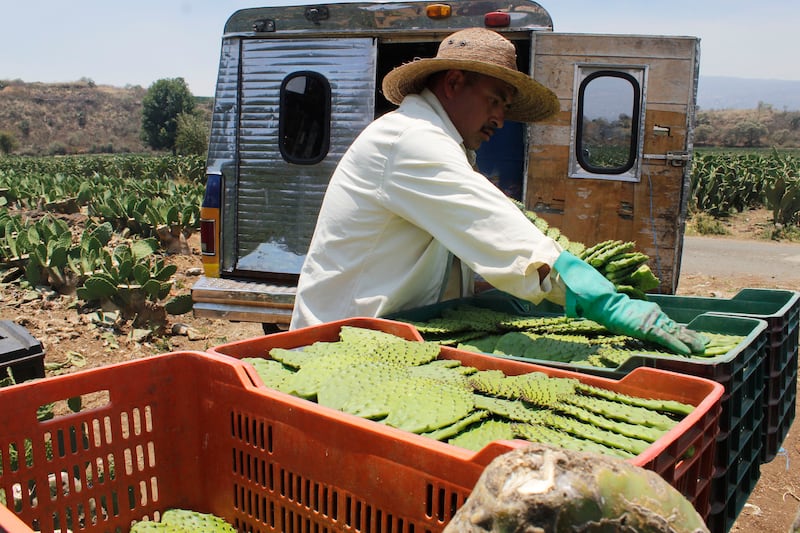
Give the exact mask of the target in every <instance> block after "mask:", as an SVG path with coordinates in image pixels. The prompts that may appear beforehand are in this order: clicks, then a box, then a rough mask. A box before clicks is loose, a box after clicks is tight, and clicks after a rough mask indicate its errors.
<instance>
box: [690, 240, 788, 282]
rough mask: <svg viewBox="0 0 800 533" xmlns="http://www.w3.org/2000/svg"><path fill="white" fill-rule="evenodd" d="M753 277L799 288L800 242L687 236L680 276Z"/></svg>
mask: <svg viewBox="0 0 800 533" xmlns="http://www.w3.org/2000/svg"><path fill="white" fill-rule="evenodd" d="M697 274H702V275H705V276H713V277H717V278H728V277H737V276H742V275H744V276H753V277H755V278H763V279H764V280H766V281H767V282H769V283H770V284H772V283H781V284H787V283H791V282H793V281H794V282H796V287H798V288H800V244H798V243H781V242H774V241H754V240H740V239H720V238H712V237H685V238H684V245H683V260H682V264H681V278H683V277H684V276H691V275H697Z"/></svg>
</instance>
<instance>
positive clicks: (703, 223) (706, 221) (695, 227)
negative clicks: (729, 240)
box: [686, 213, 730, 235]
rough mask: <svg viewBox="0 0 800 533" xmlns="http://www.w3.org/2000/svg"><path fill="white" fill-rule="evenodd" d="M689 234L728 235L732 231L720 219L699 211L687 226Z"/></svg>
mask: <svg viewBox="0 0 800 533" xmlns="http://www.w3.org/2000/svg"><path fill="white" fill-rule="evenodd" d="M686 233H687V234H689V235H728V234H729V233H730V232H729V231H728V229H727V228H726V227H725V225H724V224H723V223H722V222H720V221H719V220H718V219H716V218H714V217H712V216H711V215H709V214H706V213H697V214H696V215H694V216H693V217H692V218H691V220H689V223H688V224H687V226H686Z"/></svg>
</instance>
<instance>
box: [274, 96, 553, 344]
mask: <svg viewBox="0 0 800 533" xmlns="http://www.w3.org/2000/svg"><path fill="white" fill-rule="evenodd" d="M561 251H562V248H561V247H560V246H559V245H558V244H557V243H556V242H555V241H553V240H552V239H550V238H548V237H546V236H544V235H543V234H542V233H541V232H540V231H539V230H538V229H537V228H536V227H535V226H534V225H533V224H532V223H531V222H530V221H529V220H528V219H527V218H525V216H524V215H523V214H522V212H521V211H520V210H519V209H517V208H516V207H515V206H514V205H513V204H512V203H511V202H510V200H509V199H508V198H507V197H506V196H505V194H503V192H502V191H500V190H499V189H498V188H497V187H496V186H495V185H494V184H492V183H491V182H490V181H489V180H487V179H486V178H485V177H484V176H483V175H481V174H479V173H478V172H475V171H474V170H473V169H472V166H471V165H470V162H469V159H468V157H467V153H466V151H465V149H464V146H463V144H462V138H461V136H460V134H459V133H458V131H457V130H456V128H455V126H454V125H453V123H452V122H451V121H450V119H449V117H448V116H447V113H446V112H445V110H444V108H443V107H442V106H441V104H440V103H439V101H438V99H437V98H436V96H435V95H434V94H433V93H432V92H430V91H428V90H425V91H423V92H422V93H421V94H419V95H416V94H412V95H409V96H407V97H406V98H405V99H404V100H403V102H402V104H401V105H400V107H399V109H397V110H396V111H394V112H391V113H388V114H386V115H384V116H383V117H380V118H378V119H377V120H375V121H374V122H373V123H372V124H370V125H369V126H368V127H367V128H366V129H365V130H364V131H363V132H362V133H361V134H360V135H359V136H358V138H357V139H356V140H355V141H354V142H353V144H352V145H351V146H350V148H349V149H348V150H347V151H346V152H345V154H344V156H343V157H342V160H341V162H340V163H339V165H338V167H337V168H336V171H335V172H334V173H333V176H332V177H331V180H330V183H329V185H328V189H327V191H326V193H325V198H324V200H323V202H322V207H321V210H320V213H319V218H318V220H317V225H316V229H315V230H314V235H313V237H312V239H311V245H310V247H309V250H308V254H307V256H306V259H305V263H304V264H303V268H302V270H301V273H300V279H299V282H298V286H297V297H296V299H295V307H294V314H293V316H292V323H291V326H290V327H291V329H295V328H299V327H305V326H310V325H315V324H319V323H322V322H329V321H332V320H338V319H342V318H347V317H354V316H366V317H377V316H384V315H387V314H390V313H393V312H396V311H401V310H405V309H411V308H416V307H420V306H423V305H427V304H431V303H435V302H437V301H439V300H440V299H442V297H443V296H444V293H445V291H444V289H445V287H446V285H447V284H448V279H447V278H448V274H449V272H450V269H451V265H452V262H453V260H452V258H453V256H455V257H457V258H458V259H460V261H461V263H462V264H463V265H466V266H467V267H469V268H470V269H472V271H474V272H476V273H477V274H479V275H480V276H482V277H483V278H484V279H485V280H486V281H487V282H489V283H490V284H491V285H493V286H494V287H496V288H498V289H500V290H503V291H505V292H508V293H510V294H513V295H514V296H517V297H519V298H523V299H526V300H529V301H532V302H534V303H539V302H540V301H541V300H542V299H544V298H547V299H548V300H551V301H553V302H556V303H562V304H563V301H564V288H563V285H562V284H561V283H560V281H556V278H555V274H553V276H554V278H553V279H550V278H547V279H545V280H544V282H543V283H541V284H540V283H539V273H538V268H539V267H540V266H541V265H543V264H547V265H549V266H551V267H552V265H553V263H554V262H555V260H556V259H557V258H558V255H559V254H560V253H561ZM472 278H473V276H472V273H470V272H468V271H463V272H462V280H457V281H461V283H460V284H461V286H462V290H461V295H462V296H463V295H468V294H470V293H471V290H472ZM450 281H451V282H452V281H453V280H452V279H451V280H450ZM455 296H458V295H455Z"/></svg>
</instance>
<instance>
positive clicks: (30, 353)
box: [0, 320, 44, 383]
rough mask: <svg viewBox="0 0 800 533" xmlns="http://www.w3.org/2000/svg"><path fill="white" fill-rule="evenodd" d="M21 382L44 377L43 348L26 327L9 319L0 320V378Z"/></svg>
mask: <svg viewBox="0 0 800 533" xmlns="http://www.w3.org/2000/svg"><path fill="white" fill-rule="evenodd" d="M9 371H10V372H11V375H12V376H13V378H14V381H15V382H17V383H21V382H23V381H27V380H29V379H35V378H43V377H44V350H43V348H42V343H41V342H39V341H38V340H36V339H35V338H34V337H33V335H31V334H30V333H29V332H28V330H27V329H25V328H23V327H22V326H20V325H19V324H16V323H15V322H12V321H11V320H0V379H3V378H6V377H8V374H9Z"/></svg>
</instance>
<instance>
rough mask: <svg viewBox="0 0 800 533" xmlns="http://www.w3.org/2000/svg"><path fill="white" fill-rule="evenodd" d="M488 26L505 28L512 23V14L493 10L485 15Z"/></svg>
mask: <svg viewBox="0 0 800 533" xmlns="http://www.w3.org/2000/svg"><path fill="white" fill-rule="evenodd" d="M483 23H484V24H485V25H486V27H487V28H505V27H507V26H510V25H511V15H510V14H508V13H503V12H502V11H492V12H491V13H486V14H485V15H484V16H483Z"/></svg>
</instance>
